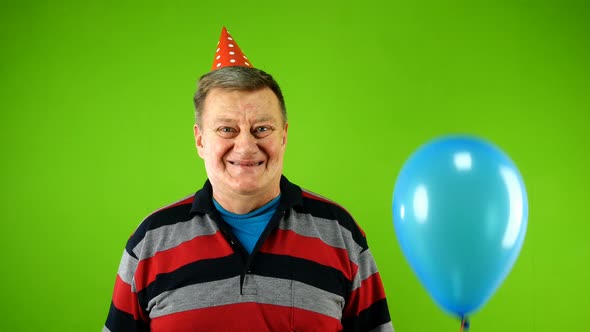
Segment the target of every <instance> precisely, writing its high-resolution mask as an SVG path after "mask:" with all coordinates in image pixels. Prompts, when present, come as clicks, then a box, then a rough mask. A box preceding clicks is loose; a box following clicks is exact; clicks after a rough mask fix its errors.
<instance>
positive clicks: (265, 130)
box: [254, 126, 271, 137]
mask: <svg viewBox="0 0 590 332" xmlns="http://www.w3.org/2000/svg"><path fill="white" fill-rule="evenodd" d="M270 132H271V128H270V127H265V126H263V127H256V128H254V135H256V137H264V136H267V135H268V134H270Z"/></svg>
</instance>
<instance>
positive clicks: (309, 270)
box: [251, 252, 351, 298]
mask: <svg viewBox="0 0 590 332" xmlns="http://www.w3.org/2000/svg"><path fill="white" fill-rule="evenodd" d="M254 264H255V266H251V269H252V272H253V273H255V274H258V275H262V276H267V277H273V278H281V279H291V280H296V281H299V282H302V283H305V284H308V285H310V286H313V287H316V288H319V289H323V290H325V291H327V292H330V293H333V294H337V295H340V296H342V297H344V298H346V297H347V295H348V290H349V289H350V287H351V281H350V280H348V279H347V278H346V277H345V276H344V274H343V273H342V272H340V271H339V270H337V269H335V268H333V267H329V266H325V265H322V264H319V263H316V262H313V261H310V260H306V259H302V258H297V257H292V256H285V255H275V254H268V253H261V252H259V253H258V254H257V257H256V259H255V260H254Z"/></svg>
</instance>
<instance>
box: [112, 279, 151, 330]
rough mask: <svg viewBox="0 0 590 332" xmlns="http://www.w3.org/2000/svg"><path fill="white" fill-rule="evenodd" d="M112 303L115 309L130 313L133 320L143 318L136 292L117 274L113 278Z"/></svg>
mask: <svg viewBox="0 0 590 332" xmlns="http://www.w3.org/2000/svg"><path fill="white" fill-rule="evenodd" d="M113 305H114V306H115V307H116V308H117V309H119V310H121V311H124V312H126V313H128V314H131V315H132V316H133V319H135V320H140V319H142V318H145V317H144V315H143V312H142V311H141V308H140V307H139V303H138V302H137V294H136V293H133V292H132V291H131V285H129V284H128V283H126V282H125V281H123V279H121V277H120V276H119V275H117V279H116V280H115V290H114V292H113Z"/></svg>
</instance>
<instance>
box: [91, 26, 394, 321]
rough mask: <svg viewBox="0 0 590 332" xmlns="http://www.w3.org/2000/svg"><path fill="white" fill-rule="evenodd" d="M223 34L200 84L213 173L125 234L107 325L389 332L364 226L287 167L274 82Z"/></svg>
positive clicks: (199, 121) (201, 132) (198, 131)
mask: <svg viewBox="0 0 590 332" xmlns="http://www.w3.org/2000/svg"><path fill="white" fill-rule="evenodd" d="M220 44H221V45H220V46H219V48H218V51H217V54H216V59H215V62H214V64H213V68H212V69H213V70H212V71H211V72H209V73H208V74H206V75H204V76H203V77H201V79H200V80H199V87H198V91H197V93H196V95H195V109H196V119H195V120H196V124H195V125H194V136H195V142H196V147H197V151H198V153H199V156H200V157H201V158H202V159H203V160H204V163H205V169H206V172H207V176H208V180H207V182H206V183H205V185H204V187H203V188H202V189H201V190H199V191H198V192H197V193H196V194H195V195H194V196H192V197H189V198H186V199H184V200H181V201H179V202H177V203H174V204H172V205H169V206H167V207H165V208H163V209H160V210H158V211H156V212H154V213H153V214H151V215H150V216H148V217H147V218H146V219H145V220H144V221H143V222H142V223H141V225H140V226H139V227H138V229H137V230H136V232H135V233H134V234H133V235H132V237H131V238H130V239H129V241H128V243H127V246H126V249H125V251H124V254H123V259H122V262H121V265H120V267H119V272H118V275H117V280H116V284H115V291H114V295H113V301H112V304H111V309H110V312H109V315H108V318H107V322H106V324H105V327H104V329H103V331H111V332H119V331H175V332H182V331H257V332H259V331H298V332H302V331H322V332H330V331H393V326H392V324H391V321H390V317H389V312H388V308H387V303H386V299H385V294H384V291H383V287H382V284H381V279H380V276H379V273H378V272H377V267H376V265H375V262H374V260H373V257H372V256H371V253H370V251H369V249H368V246H367V242H366V239H365V235H364V233H363V232H362V230H361V229H360V228H359V227H358V226H357V224H356V223H355V221H354V220H353V218H352V217H351V216H350V215H349V214H348V213H347V212H346V211H345V210H344V209H343V208H342V207H340V206H338V205H336V204H335V203H333V202H331V201H329V200H327V199H325V198H322V197H320V196H318V195H315V194H313V193H311V192H308V191H305V190H302V189H301V188H300V187H298V186H296V185H295V184H292V183H291V182H289V180H287V178H286V177H284V176H283V175H282V170H283V155H284V153H285V147H286V144H287V129H288V123H287V114H286V108H285V103H284V99H283V95H282V93H281V90H280V88H279V86H278V84H277V83H276V82H275V81H274V79H273V78H272V77H271V76H270V75H268V74H267V73H265V72H263V71H261V70H258V69H255V68H252V65H251V63H249V60H247V59H246V57H245V56H244V55H243V53H242V52H241V50H240V49H239V47H238V46H237V44H236V43H235V41H233V38H231V36H230V35H229V34H228V33H227V31H226V30H225V28H224V29H223V31H222V36H221V40H220ZM230 45H231V46H230ZM232 60H234V61H232Z"/></svg>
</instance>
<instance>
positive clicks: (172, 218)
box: [126, 195, 194, 255]
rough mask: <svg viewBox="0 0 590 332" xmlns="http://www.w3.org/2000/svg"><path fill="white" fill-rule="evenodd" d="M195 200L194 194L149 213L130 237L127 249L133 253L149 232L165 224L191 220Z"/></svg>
mask: <svg viewBox="0 0 590 332" xmlns="http://www.w3.org/2000/svg"><path fill="white" fill-rule="evenodd" d="M193 201H194V195H190V196H187V197H184V198H182V199H180V200H177V201H175V202H173V203H170V204H168V205H165V206H163V207H161V208H159V209H157V210H155V211H153V212H152V213H150V214H149V215H147V216H146V217H145V218H144V219H143V220H142V221H141V223H140V224H139V226H138V227H137V228H136V229H135V231H134V232H133V234H132V235H131V237H130V238H129V241H128V242H127V246H126V249H127V251H128V252H129V253H130V254H131V255H133V252H134V251H135V250H134V249H135V248H136V247H137V246H138V245H139V244H140V243H141V242H142V241H143V240H144V238H145V237H146V235H147V234H148V233H149V232H152V231H154V230H156V229H159V228H161V227H164V226H169V225H174V224H177V223H180V222H184V221H187V220H190V219H191V214H190V211H191V207H192V204H193Z"/></svg>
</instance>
